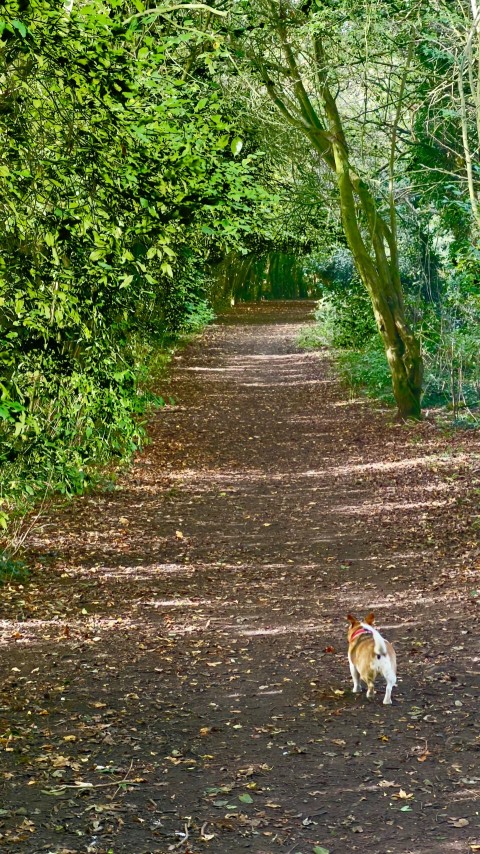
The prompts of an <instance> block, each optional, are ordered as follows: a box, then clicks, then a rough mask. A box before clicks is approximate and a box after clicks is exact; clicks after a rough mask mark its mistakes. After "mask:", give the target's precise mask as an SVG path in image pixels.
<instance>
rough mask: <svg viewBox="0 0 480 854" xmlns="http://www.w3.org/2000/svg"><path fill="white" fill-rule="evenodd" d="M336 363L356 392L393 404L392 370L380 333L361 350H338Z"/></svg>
mask: <svg viewBox="0 0 480 854" xmlns="http://www.w3.org/2000/svg"><path fill="white" fill-rule="evenodd" d="M335 363H336V365H337V368H338V372H339V374H340V376H341V378H342V379H343V380H344V382H345V383H346V384H347V385H348V386H349V388H351V389H352V390H353V391H355V393H357V394H359V393H363V394H366V395H368V396H369V397H374V398H377V399H380V400H383V401H385V402H386V403H389V404H391V405H393V403H394V398H393V394H392V384H391V381H390V371H389V369H388V364H387V359H386V356H385V348H384V346H383V342H382V340H381V338H380V336H379V335H377V336H376V337H375V338H372V339H370V341H369V342H368V343H367V344H366V345H365V346H364V347H362V348H361V349H359V350H337V351H336V352H335Z"/></svg>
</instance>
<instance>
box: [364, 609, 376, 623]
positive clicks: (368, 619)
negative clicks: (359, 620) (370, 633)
mask: <svg viewBox="0 0 480 854" xmlns="http://www.w3.org/2000/svg"><path fill="white" fill-rule="evenodd" d="M363 622H364V623H367V624H368V625H369V626H373V623H374V622H375V615H374V614H372V612H371V611H370V613H369V614H368V616H366V617H365V619H364V621H363Z"/></svg>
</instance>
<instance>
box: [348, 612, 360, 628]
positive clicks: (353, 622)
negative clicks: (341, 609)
mask: <svg viewBox="0 0 480 854" xmlns="http://www.w3.org/2000/svg"><path fill="white" fill-rule="evenodd" d="M347 620H348V622H349V623H351V624H352V626H356V625H357V624H358V620H357V618H356V617H354V616H353V615H352V614H348V616H347Z"/></svg>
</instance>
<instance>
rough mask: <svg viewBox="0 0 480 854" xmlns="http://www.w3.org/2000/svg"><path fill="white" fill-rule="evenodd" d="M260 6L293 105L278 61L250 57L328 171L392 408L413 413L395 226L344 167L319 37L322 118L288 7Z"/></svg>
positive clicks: (415, 385)
mask: <svg viewBox="0 0 480 854" xmlns="http://www.w3.org/2000/svg"><path fill="white" fill-rule="evenodd" d="M268 5H269V9H270V14H271V16H272V17H271V21H272V23H273V27H274V30H275V31H276V33H277V35H278V37H279V41H280V44H281V48H282V51H283V55H284V57H285V62H286V65H285V66H281V67H280V73H281V74H282V75H284V76H285V77H287V79H288V90H287V91H289V93H293V96H294V99H295V104H296V106H295V107H293V106H292V103H293V101H292V98H291V96H290V94H287V95H286V96H284V93H283V92H282V91H281V90H280V91H279V89H280V87H279V85H278V83H275V82H274V81H273V80H272V71H274V70H275V69H278V68H279V66H278V64H274V65H272V66H270V65H269V63H268V60H265V59H264V58H263V56H260V54H259V53H257V54H256V56H255V60H254V61H255V64H256V66H257V68H258V70H259V71H260V73H261V75H262V77H263V81H264V84H265V87H266V90H267V92H268V94H269V96H270V98H271V99H272V101H273V103H274V104H275V106H276V107H277V109H278V110H279V111H280V113H281V114H282V115H283V116H284V118H286V119H287V121H288V122H289V123H290V124H292V125H294V126H295V127H296V128H297V129H298V130H300V131H302V132H303V133H304V134H305V135H306V136H307V137H308V139H309V140H310V142H311V144H312V147H313V148H314V149H315V150H316V151H317V153H318V154H319V155H320V156H321V158H322V159H323V161H324V162H325V163H326V164H327V166H328V167H329V168H330V169H331V170H332V172H333V173H334V176H335V179H336V183H337V187H338V192H339V197H340V207H341V215H342V223H343V229H344V232H345V236H346V239H347V243H348V246H349V248H350V251H351V253H352V256H353V260H354V263H355V266H356V268H357V270H358V273H359V275H360V277H361V279H362V282H363V284H364V286H365V288H366V289H367V291H368V294H369V296H370V299H371V302H372V307H373V311H374V314H375V319H376V322H377V326H378V329H379V332H380V335H381V336H382V340H383V343H384V346H385V352H386V356H387V360H388V364H389V367H390V372H391V375H392V386H393V393H394V395H395V401H396V404H397V407H398V414H399V416H400V417H401V418H420V417H421V393H422V373H423V369H422V357H421V353H420V345H419V342H418V340H417V339H416V337H415V335H414V334H413V332H412V331H411V329H410V328H409V325H408V322H407V319H406V315H405V305H404V299H403V291H402V285H401V281H400V273H399V265H398V247H397V238H396V233H395V229H394V228H391V227H390V226H389V225H388V224H387V222H386V221H385V220H384V219H383V217H382V215H381V214H380V212H379V209H378V205H377V202H376V200H375V198H374V196H373V195H372V193H371V191H370V189H369V187H368V185H367V184H366V183H365V182H364V181H363V180H362V179H361V178H359V176H358V175H357V174H356V173H355V171H354V170H353V169H352V167H351V164H350V161H349V153H348V147H347V142H346V138H345V133H344V129H343V124H342V119H341V116H340V114H339V111H338V107H337V103H336V100H335V98H334V96H333V95H332V93H331V91H330V88H329V85H328V75H327V68H328V61H327V58H326V56H325V54H324V50H323V44H322V40H321V37H320V36H319V35H318V34H314V35H313V42H314V50H315V58H316V75H317V80H318V94H319V101H320V105H321V108H322V112H323V115H324V119H321V118H320V116H319V114H318V113H317V111H316V109H315V107H314V106H313V103H312V100H311V97H310V95H309V94H308V93H307V91H306V88H305V86H304V84H303V79H302V72H301V70H300V67H299V64H298V62H297V59H296V57H295V54H294V51H293V47H292V44H291V42H290V40H289V38H288V32H287V25H288V23H289V22H291V21H292V20H293V18H294V17H295V15H296V10H295V9H293V7H291V6H290V5H289V4H287V3H283V4H280V6H279V7H277V6H276V5H275V3H274V2H273V0H270V2H268ZM288 99H289V100H288ZM392 216H394V211H392Z"/></svg>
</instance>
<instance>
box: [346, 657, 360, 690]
mask: <svg viewBox="0 0 480 854" xmlns="http://www.w3.org/2000/svg"><path fill="white" fill-rule="evenodd" d="M348 663H349V665H350V673H351V674H352V679H353V693H354V694H360V693H361V690H362V686H361V684H360V673H359V672H358V670H357V668H356V667H355V665H354V663H353V661H351V660H350V656H349V657H348Z"/></svg>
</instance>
